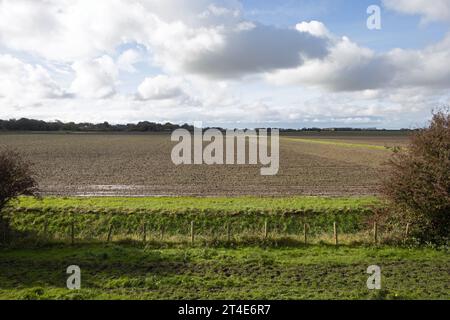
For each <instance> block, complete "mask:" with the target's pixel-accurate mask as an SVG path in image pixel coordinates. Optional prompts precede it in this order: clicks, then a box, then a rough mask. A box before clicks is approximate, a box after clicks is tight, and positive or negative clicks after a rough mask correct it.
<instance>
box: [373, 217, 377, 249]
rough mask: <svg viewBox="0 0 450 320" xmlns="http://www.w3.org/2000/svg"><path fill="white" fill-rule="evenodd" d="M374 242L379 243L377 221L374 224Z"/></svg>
mask: <svg viewBox="0 0 450 320" xmlns="http://www.w3.org/2000/svg"><path fill="white" fill-rule="evenodd" d="M373 241H374V242H375V244H377V243H378V223H377V222H376V221H375V222H374V223H373Z"/></svg>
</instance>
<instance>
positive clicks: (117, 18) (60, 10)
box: [0, 0, 327, 78]
mask: <svg viewBox="0 0 450 320" xmlns="http://www.w3.org/2000/svg"><path fill="white" fill-rule="evenodd" d="M182 9H183V10H182ZM185 9H186V10H185ZM239 10H240V5H238V2H236V1H215V2H212V3H211V1H205V0H195V1H189V4H187V3H186V2H185V1H175V0H170V1H164V2H160V1H156V0H150V1H146V2H141V1H138V0H127V1H125V0H96V1H94V2H93V1H88V0H76V1H72V0H58V1H57V0H48V1H45V2H42V1H30V0H14V1H11V0H2V1H1V2H0V42H1V43H2V44H3V45H4V46H6V47H8V48H10V49H14V50H18V51H25V52H32V53H35V54H38V55H40V56H41V57H43V58H46V59H50V60H56V61H64V62H73V61H77V60H85V59H92V58H95V57H97V56H99V55H102V54H108V55H112V53H113V52H114V51H115V49H116V47H117V46H118V45H121V44H124V43H138V44H141V45H143V46H145V47H146V48H148V49H149V50H150V51H151V52H152V53H153V55H154V59H155V61H156V62H157V63H158V64H159V65H160V66H161V67H162V68H165V69H167V70H170V71H172V72H174V71H177V72H188V73H195V74H202V75H205V76H210V77H215V78H229V77H240V76H242V75H246V74H249V73H258V72H264V71H269V70H274V69H279V68H287V67H294V66H296V65H298V64H301V63H302V57H321V56H324V55H325V54H326V46H327V43H326V41H324V39H323V38H318V37H315V36H313V35H312V34H311V33H300V32H296V31H295V30H291V29H281V28H275V27H272V26H264V25H260V24H254V25H251V24H249V23H247V22H246V21H245V20H243V19H242V18H241V17H240V11H239ZM43 43H45V45H42V44H43ZM181 53H182V54H181Z"/></svg>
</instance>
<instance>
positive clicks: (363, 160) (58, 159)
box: [0, 133, 407, 196]
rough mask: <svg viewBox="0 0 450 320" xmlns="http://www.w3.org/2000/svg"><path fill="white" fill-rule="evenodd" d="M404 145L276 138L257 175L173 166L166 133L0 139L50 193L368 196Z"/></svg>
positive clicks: (246, 170) (354, 138) (246, 169)
mask: <svg viewBox="0 0 450 320" xmlns="http://www.w3.org/2000/svg"><path fill="white" fill-rule="evenodd" d="M302 138H303V139H307V141H305V140H302ZM298 139H299V140H298ZM314 139H319V141H322V140H323V141H327V142H329V141H331V142H333V141H336V142H337V143H336V144H333V143H325V144H322V143H314ZM310 140H312V141H310ZM406 142H407V137H406V136H402V135H398V134H397V135H388V134H383V135H375V136H370V135H369V136H361V135H358V133H355V134H354V135H351V134H345V135H340V134H339V133H336V134H331V133H330V134H328V135H326V136H314V135H310V134H308V135H306V136H304V137H299V136H298V135H297V136H290V137H282V138H281V143H280V145H281V146H280V161H281V163H280V172H279V174H278V175H277V176H266V177H263V176H261V175H260V172H259V167H258V166H237V165H235V166H206V165H202V166H179V167H177V166H175V165H173V164H172V162H171V160H170V153H171V149H172V146H173V145H174V143H172V142H171V141H170V136H169V135H144V134H136V135H126V134H4V135H0V145H7V146H10V147H13V148H15V149H17V150H18V152H20V153H21V154H22V155H24V157H25V158H26V159H28V160H31V161H32V162H34V164H35V171H36V172H37V174H38V181H39V183H40V188H41V190H42V191H43V193H44V194H53V195H147V196H151V195H205V196H213V195H216V196H217V195H219V196H237V195H259V196H263V195H275V196H281V195H332V196H335V195H336V196H337V195H340V196H349V195H369V194H375V193H376V189H377V187H378V185H379V182H380V180H379V179H380V177H381V176H382V175H383V166H382V164H383V162H385V161H386V160H387V159H388V157H389V155H390V154H391V152H390V151H389V150H388V149H385V148H383V146H393V145H404V144H405V143H406ZM353 144H355V145H353ZM356 144H358V145H357V146H356ZM371 145H373V146H378V147H380V146H381V148H370V146H371ZM368 146H369V147H368Z"/></svg>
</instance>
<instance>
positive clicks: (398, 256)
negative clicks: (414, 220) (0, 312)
mask: <svg viewBox="0 0 450 320" xmlns="http://www.w3.org/2000/svg"><path fill="white" fill-rule="evenodd" d="M74 264H75V265H79V266H80V268H81V278H82V289H81V290H79V291H69V290H67V289H66V288H65V283H66V279H67V275H66V273H65V271H66V268H67V267H68V266H69V265H74ZM372 264H376V265H379V266H380V267H381V268H382V290H381V291H370V290H368V289H367V287H366V281H367V277H368V275H367V274H366V269H367V267H368V266H369V265H372ZM449 270H450V258H449V255H448V252H446V251H444V250H435V249H430V248H414V249H408V248H390V247H357V248H356V247H347V246H341V247H337V248H336V247H331V246H308V247H298V248H283V247H282V248H262V247H238V248H234V249H230V248H214V249H212V248H186V247H185V248H165V249H163V248H152V247H147V248H143V247H133V246H125V245H120V246H119V245H110V246H102V245H83V246H75V247H73V248H70V247H54V246H52V247H48V248H33V249H18V250H17V249H16V250H12V249H9V250H6V249H4V250H0V299H447V300H448V299H450V290H449V283H450V275H449Z"/></svg>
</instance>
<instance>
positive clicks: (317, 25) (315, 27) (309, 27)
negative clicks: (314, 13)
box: [295, 20, 330, 37]
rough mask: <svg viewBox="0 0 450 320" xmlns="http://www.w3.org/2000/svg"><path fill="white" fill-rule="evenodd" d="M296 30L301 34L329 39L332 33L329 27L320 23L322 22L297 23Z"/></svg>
mask: <svg viewBox="0 0 450 320" xmlns="http://www.w3.org/2000/svg"><path fill="white" fill-rule="evenodd" d="M295 29H297V30H298V31H300V32H308V33H310V34H312V35H313V36H316V37H327V36H330V32H329V31H328V29H327V27H325V25H324V24H323V23H322V22H320V21H315V20H313V21H310V22H306V21H303V22H300V23H297V24H296V26H295Z"/></svg>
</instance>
